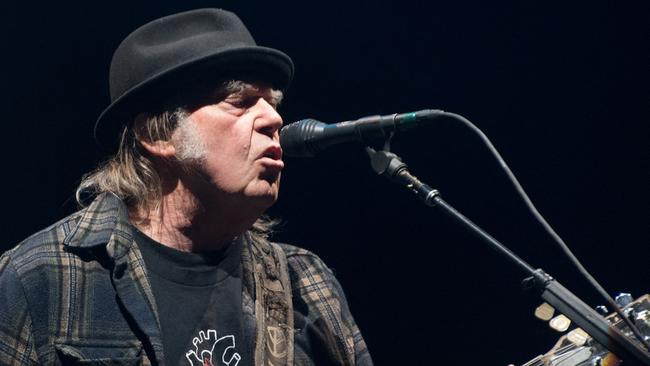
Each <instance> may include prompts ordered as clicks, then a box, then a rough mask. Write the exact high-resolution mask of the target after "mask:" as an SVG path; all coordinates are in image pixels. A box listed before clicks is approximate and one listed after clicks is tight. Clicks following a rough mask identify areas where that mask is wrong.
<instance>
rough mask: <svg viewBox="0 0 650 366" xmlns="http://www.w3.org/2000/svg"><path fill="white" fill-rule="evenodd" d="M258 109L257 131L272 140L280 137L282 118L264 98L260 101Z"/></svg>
mask: <svg viewBox="0 0 650 366" xmlns="http://www.w3.org/2000/svg"><path fill="white" fill-rule="evenodd" d="M257 107H258V108H259V117H258V118H257V120H256V121H255V129H256V130H257V131H258V132H259V133H262V134H264V135H266V136H269V137H271V138H274V137H278V136H279V133H278V131H279V130H280V127H282V117H281V116H280V114H279V113H278V111H277V110H276V109H275V108H274V107H273V106H272V105H271V104H270V103H269V102H268V101H266V99H264V98H260V99H259V100H258V102H257ZM276 135H277V136H276Z"/></svg>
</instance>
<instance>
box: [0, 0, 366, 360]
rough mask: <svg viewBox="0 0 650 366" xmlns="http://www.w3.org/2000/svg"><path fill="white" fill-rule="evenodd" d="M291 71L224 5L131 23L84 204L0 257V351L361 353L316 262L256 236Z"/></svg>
mask: <svg viewBox="0 0 650 366" xmlns="http://www.w3.org/2000/svg"><path fill="white" fill-rule="evenodd" d="M292 76H293V63H292V61H291V59H290V58H289V57H288V56H287V55H285V54H284V53H282V52H280V51H278V50H275V49H271V48H266V47H260V46H257V45H256V44H255V41H254V40H253V38H252V37H251V36H250V34H249V33H248V30H247V29H246V27H245V26H244V24H243V23H241V21H240V20H239V18H237V16H236V15H235V14H233V13H230V12H227V11H223V10H217V9H200V10H194V11H189V12H184V13H180V14H175V15H171V16H168V17H165V18H162V19H158V20H155V21H153V22H151V23H148V24H146V25H144V26H142V27H140V28H138V29H137V30H136V31H134V32H133V33H131V34H130V35H129V36H128V37H127V38H126V39H125V40H124V41H123V42H122V44H121V45H120V46H119V47H118V49H117V50H116V52H115V54H114V56H113V61H112V63H111V71H110V84H111V99H112V103H111V105H110V106H109V107H108V108H107V109H106V110H105V111H104V113H102V115H101V116H100V117H99V119H98V121H97V123H96V125H95V136H96V138H97V140H98V141H99V142H100V143H101V144H102V145H103V146H105V147H108V148H112V149H114V150H115V151H116V153H115V155H114V156H113V158H112V159H110V160H109V161H108V162H107V163H106V164H105V165H103V166H101V167H100V168H99V169H98V170H96V171H95V172H93V173H91V174H89V175H87V176H86V177H85V178H84V179H83V181H82V183H81V185H80V187H79V189H78V191H77V199H78V201H79V203H80V204H81V205H82V206H84V207H85V208H83V209H82V210H81V211H79V212H77V213H75V214H73V215H71V216H69V217H67V218H65V219H63V220H61V221H59V222H58V223H56V224H54V225H52V226H50V227H49V228H47V229H45V230H43V231H41V232H39V233H36V234H35V235H33V236H31V237H30V238H28V239H26V240H25V241H23V242H22V243H20V244H19V245H18V246H17V247H15V248H14V249H12V250H10V251H8V252H6V253H5V254H4V255H3V256H2V257H1V259H0V297H1V301H0V364H3V365H4V364H7V365H14V364H46V365H51V364H111V365H135V364H157V365H163V364H167V365H224V364H225V365H230V366H236V365H292V364H296V365H311V364H319V365H320V364H343V365H352V364H365V365H368V364H372V361H371V359H370V356H369V355H368V352H367V349H366V346H365V343H364V341H363V338H362V337H361V334H360V333H359V330H358V328H357V326H356V324H355V322H354V320H353V318H352V316H351V314H350V312H349V309H348V306H347V304H346V301H345V297H344V294H343V291H342V290H341V287H340V285H339V284H338V282H337V281H336V279H335V278H334V276H333V275H332V273H331V271H330V270H329V269H328V268H327V267H326V266H325V265H324V264H323V263H322V262H321V261H320V259H319V258H318V257H316V256H315V255H314V254H312V253H310V252H308V251H306V250H303V249H299V248H296V247H292V246H288V245H278V244H274V243H270V242H269V241H268V240H267V235H268V233H269V230H270V227H271V223H270V221H268V220H266V219H263V218H261V217H262V214H263V212H264V211H265V210H266V209H267V208H268V207H269V206H271V205H272V204H273V203H274V202H275V200H276V199H277V197H278V188H279V182H280V173H281V171H282V168H283V166H284V164H283V162H282V149H281V148H280V145H279V137H278V136H279V134H278V130H279V128H280V127H281V126H282V118H281V117H280V115H279V114H278V113H277V111H276V108H277V106H278V104H279V103H280V100H281V98H282V91H281V90H282V89H285V88H286V87H287V86H288V84H289V82H290V81H291V79H292Z"/></svg>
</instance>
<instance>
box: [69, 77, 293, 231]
mask: <svg viewBox="0 0 650 366" xmlns="http://www.w3.org/2000/svg"><path fill="white" fill-rule="evenodd" d="M247 87H250V84H248V83H246V82H243V81H236V80H232V81H227V82H224V83H222V84H221V86H220V87H219V88H218V90H217V96H223V95H228V94H231V93H241V92H243V91H244V90H245V89H246V88H247ZM273 98H274V99H275V101H274V102H275V103H276V104H279V102H280V100H281V99H282V92H280V91H277V90H274V91H273ZM189 115H190V111H189V109H188V107H187V106H185V105H183V106H178V105H177V106H174V107H169V108H166V109H165V110H163V111H162V112H159V113H155V114H152V113H141V114H139V115H138V116H137V117H136V118H135V120H134V121H133V124H132V126H129V125H127V126H125V127H124V128H123V129H122V132H121V133H120V140H119V145H118V149H117V153H116V154H115V155H113V156H112V157H111V158H109V159H108V160H107V161H106V162H104V163H103V164H101V165H100V166H99V167H98V168H97V169H96V170H94V171H93V172H91V173H89V174H86V175H84V176H83V178H82V180H81V183H80V184H79V186H78V187H77V191H76V199H77V203H78V204H79V205H80V206H81V207H85V206H87V205H88V204H89V203H90V201H91V198H94V197H95V196H97V195H99V194H101V193H105V192H110V193H113V194H114V195H116V196H117V197H119V198H120V199H121V200H122V201H123V202H124V203H125V204H126V205H127V207H128V208H129V209H136V210H137V211H139V212H149V210H157V209H158V208H159V207H160V206H159V205H160V204H161V202H162V185H161V179H160V176H159V174H158V172H157V170H156V169H155V167H154V163H153V161H152V160H151V158H150V157H149V155H148V154H147V153H146V150H145V149H144V148H143V147H142V145H141V144H140V141H151V142H153V141H158V140H162V141H168V140H169V139H171V138H172V135H173V134H174V132H176V131H177V130H178V129H179V127H180V126H181V125H182V124H183V122H184V121H186V120H187V117H188V116H189ZM186 154H189V156H190V157H191V156H194V155H196V151H189V152H186ZM276 224H277V221H275V220H271V219H269V218H268V217H266V216H262V217H261V218H259V219H258V220H257V221H256V222H255V223H254V224H253V226H252V227H251V229H250V230H249V234H250V237H251V238H252V239H253V240H255V241H260V240H261V241H266V240H267V238H268V237H269V235H270V234H271V231H272V229H273V227H274V226H275V225H276Z"/></svg>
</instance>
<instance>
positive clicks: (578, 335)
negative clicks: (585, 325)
mask: <svg viewBox="0 0 650 366" xmlns="http://www.w3.org/2000/svg"><path fill="white" fill-rule="evenodd" d="M566 338H567V339H568V340H569V342H571V343H573V344H575V345H576V346H578V347H581V346H582V345H584V344H585V343H586V342H587V339H589V335H588V334H587V332H585V331H584V330H582V329H581V328H576V329H574V330H572V331H570V332H569V333H567V335H566Z"/></svg>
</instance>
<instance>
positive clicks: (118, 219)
mask: <svg viewBox="0 0 650 366" xmlns="http://www.w3.org/2000/svg"><path fill="white" fill-rule="evenodd" d="M132 238H133V233H132V227H131V224H130V222H129V215H128V209H127V207H126V205H125V204H124V202H122V200H120V199H119V198H118V197H117V196H116V195H115V194H113V193H102V194H100V195H99V196H97V198H95V200H94V201H93V202H92V203H91V204H90V205H89V206H88V207H87V208H86V209H85V212H84V213H83V214H82V215H81V219H79V221H78V222H77V225H76V226H75V227H74V228H73V229H72V231H70V233H69V234H68V235H66V237H65V239H64V240H63V244H64V245H66V246H69V247H77V248H91V247H96V246H100V245H106V244H107V243H111V242H117V243H122V244H125V246H126V247H128V246H130V244H131V242H132V241H133V240H132ZM125 249H128V248H125ZM116 254H117V253H116Z"/></svg>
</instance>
